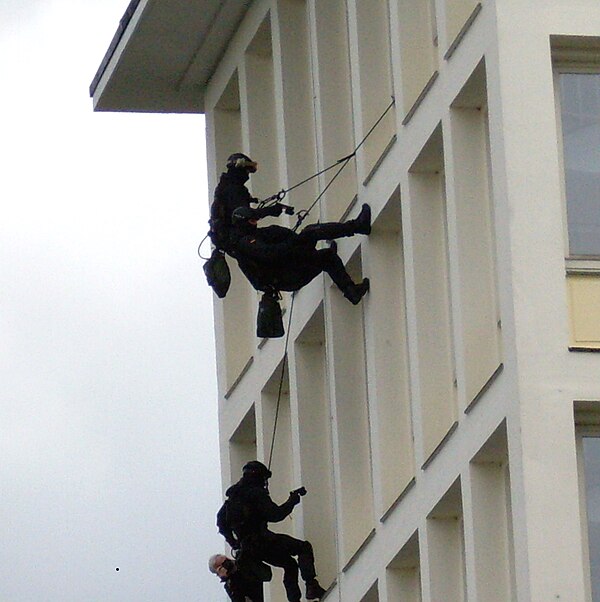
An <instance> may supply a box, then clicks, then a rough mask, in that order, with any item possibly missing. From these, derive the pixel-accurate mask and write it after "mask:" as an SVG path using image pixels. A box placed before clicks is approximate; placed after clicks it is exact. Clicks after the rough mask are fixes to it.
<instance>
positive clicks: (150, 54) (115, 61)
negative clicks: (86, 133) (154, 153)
mask: <svg viewBox="0 0 600 602" xmlns="http://www.w3.org/2000/svg"><path fill="white" fill-rule="evenodd" d="M250 4H252V0H196V1H192V2H190V0H131V1H130V3H129V6H128V7H127V11H126V12H125V15H124V16H123V18H122V19H121V22H120V24H119V28H118V29H117V32H116V34H115V36H114V38H113V40H112V42H111V44H110V46H109V48H108V50H107V52H106V55H105V57H104V59H103V61H102V63H101V64H100V67H99V69H98V72H97V73H96V76H95V77H94V80H93V81H92V84H91V86H90V96H92V98H93V101H94V110H96V111H132V112H152V113H203V112H204V94H205V90H206V86H207V84H208V81H209V80H210V78H211V76H212V74H213V73H214V70H215V69H216V67H217V65H218V64H219V61H220V60H221V58H222V56H223V54H224V53H225V50H226V49H227V46H228V45H229V42H230V40H231V38H232V36H233V35H234V33H235V32H236V30H237V28H238V26H239V24H240V22H241V20H242V19H243V17H244V15H245V14H246V11H247V10H248V8H249V6H250Z"/></svg>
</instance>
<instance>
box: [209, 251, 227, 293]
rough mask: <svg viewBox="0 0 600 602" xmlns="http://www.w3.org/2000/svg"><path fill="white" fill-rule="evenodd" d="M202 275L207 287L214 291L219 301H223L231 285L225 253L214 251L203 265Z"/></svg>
mask: <svg viewBox="0 0 600 602" xmlns="http://www.w3.org/2000/svg"><path fill="white" fill-rule="evenodd" d="M203 269H204V274H205V275H206V281H207V282H208V285H209V286H210V287H211V288H212V289H213V291H215V294H216V295H217V297H219V299H223V298H224V297H225V295H226V294H227V291H228V290H229V285H230V284H231V272H230V271H229V266H228V265H227V261H226V259H225V253H223V251H220V250H219V249H215V250H214V251H213V252H212V255H211V256H210V259H207V260H206V262H205V263H204V267H203Z"/></svg>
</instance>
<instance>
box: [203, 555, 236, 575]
mask: <svg viewBox="0 0 600 602" xmlns="http://www.w3.org/2000/svg"><path fill="white" fill-rule="evenodd" d="M234 568H235V562H234V561H233V560H231V558H227V556H225V554H213V555H212V556H211V557H210V558H209V559H208V570H209V571H210V572H211V573H213V574H215V575H217V576H218V577H220V578H221V579H227V577H228V576H229V575H230V573H232V572H233V569H234Z"/></svg>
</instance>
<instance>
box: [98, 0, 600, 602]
mask: <svg viewBox="0 0 600 602" xmlns="http://www.w3.org/2000/svg"><path fill="white" fill-rule="evenodd" d="M92 93H93V97H94V105H95V108H96V110H104V111H170V112H181V111H196V112H204V113H205V114H206V123H207V140H208V151H209V163H210V165H209V173H210V186H211V189H212V188H213V187H214V186H215V184H216V182H217V179H218V176H219V173H220V171H221V170H222V169H223V166H224V163H225V159H226V157H227V156H228V155H229V154H230V153H232V152H235V151H239V150H242V151H244V152H246V153H248V154H250V155H251V156H252V157H253V158H254V159H257V160H258V161H259V162H260V165H261V169H260V170H259V172H258V173H257V174H255V175H254V176H253V177H252V181H251V187H252V192H253V194H254V195H255V196H257V197H259V198H264V197H267V196H269V195H271V194H273V193H274V192H277V191H278V190H280V189H287V188H289V187H290V186H292V185H294V184H295V183H297V182H300V181H301V180H303V179H304V178H306V177H307V176H309V175H311V174H313V173H316V172H317V171H319V170H320V169H323V168H325V167H327V166H329V165H331V164H333V163H335V162H336V160H338V159H340V158H342V157H345V156H347V155H348V154H349V153H351V152H352V151H353V149H354V148H355V147H356V146H357V145H358V144H359V142H360V141H361V140H363V138H364V136H365V135H366V134H367V132H369V130H370V128H371V127H372V126H373V124H374V123H376V122H377V120H378V119H379V118H380V117H381V116H382V115H383V113H384V111H385V109H386V107H388V105H389V104H390V101H391V98H392V96H393V97H394V98H395V104H394V106H393V110H391V111H389V112H388V113H387V114H385V117H384V118H383V120H382V121H381V122H380V123H379V125H378V126H377V128H376V129H375V130H374V131H373V133H372V134H371V135H370V136H369V137H368V138H367V140H366V141H365V143H364V144H363V145H362V146H361V147H360V149H359V150H358V152H357V156H356V160H355V161H352V162H351V163H350V164H349V165H348V167H347V168H346V169H345V170H344V172H343V173H342V174H341V175H340V177H339V178H338V179H337V180H336V182H335V183H334V184H333V185H332V186H331V187H330V188H329V189H328V190H327V192H326V193H325V194H324V196H323V198H322V199H321V201H320V202H319V204H318V206H317V207H316V208H315V210H314V214H313V215H311V217H312V218H314V219H316V218H317V217H320V218H321V219H324V220H332V219H343V218H346V217H348V216H349V217H353V216H354V215H355V214H356V213H357V212H358V206H359V205H360V203H363V202H368V203H370V204H371V206H372V208H373V212H374V228H373V233H372V234H371V235H370V237H368V239H367V238H365V237H354V238H351V239H344V240H343V241H340V245H339V250H340V254H341V256H342V258H343V259H344V261H345V263H346V265H347V266H348V268H349V269H350V270H351V272H352V273H353V274H354V275H356V276H357V277H358V276H360V275H365V276H368V277H369V278H370V280H371V291H370V293H369V294H368V296H367V297H366V298H365V300H364V301H363V302H362V303H361V305H359V306H356V307H354V306H352V305H350V304H349V303H348V302H347V301H345V300H344V299H343V297H342V296H341V295H340V294H339V292H338V291H337V290H335V289H334V288H332V283H331V281H330V280H329V279H328V277H320V278H318V279H317V280H315V281H313V282H312V283H311V284H310V285H309V286H308V287H306V288H305V289H303V290H302V291H301V292H300V293H298V294H297V295H296V296H295V299H294V305H293V312H290V309H291V304H290V299H289V296H288V297H287V298H286V303H287V309H288V313H287V314H286V316H287V317H289V315H290V313H291V314H292V320H291V327H290V330H289V335H290V337H289V343H288V356H287V359H288V361H287V362H286V363H285V365H284V351H285V339H270V340H258V339H257V338H256V336H255V333H254V329H255V320H256V305H257V295H256V293H255V292H254V291H253V290H252V289H251V288H250V287H249V285H248V284H247V283H246V282H245V281H244V280H243V279H242V277H241V276H239V274H238V273H237V272H236V271H235V270H234V272H235V273H234V282H233V285H232V289H231V290H230V292H229V294H228V296H227V298H226V299H225V300H224V301H219V300H215V327H216V333H217V347H218V349H217V357H218V379H219V404H220V430H221V455H222V462H223V479H224V483H225V484H229V483H231V482H232V481H234V480H237V478H238V476H239V472H240V467H241V466H242V465H243V463H244V462H245V461H247V460H249V459H252V458H255V457H258V459H263V460H265V461H266V460H268V458H269V456H270V453H271V442H272V440H273V433H274V423H275V415H276V411H277V409H278V410H279V412H278V419H277V429H276V430H275V435H276V436H275V438H274V446H273V450H272V451H273V454H272V469H273V472H274V474H275V478H274V479H273V480H272V481H273V482H272V487H273V488H272V492H271V493H272V495H273V497H274V498H275V499H280V500H282V499H283V498H285V496H286V494H287V492H288V491H289V490H290V489H293V488H295V487H297V486H299V485H300V484H304V485H305V486H306V487H307V489H308V491H309V494H308V495H307V496H306V497H305V498H303V501H302V504H301V506H300V507H299V508H297V510H296V512H295V513H294V519H293V521H288V522H287V523H285V525H284V527H283V528H285V529H287V530H288V531H289V532H291V533H295V534H296V535H298V536H301V537H305V538H307V539H309V540H311V541H312V542H313V544H314V547H315V549H316V555H317V563H318V569H319V576H320V578H321V580H322V582H323V583H324V585H326V586H330V585H331V590H330V592H329V594H328V595H327V598H326V599H327V600H332V601H333V600H335V601H342V602H359V601H360V602H376V601H378V602H392V601H402V602H404V601H410V602H415V601H421V600H422V601H425V602H454V601H463V600H469V601H478V602H506V601H508V600H518V601H523V602H524V601H535V602H541V601H550V600H562V601H565V602H574V601H589V600H594V601H598V600H600V476H599V474H600V473H599V472H598V468H599V465H600V438H598V436H599V435H600V355H599V354H598V353H594V352H595V351H598V350H600V200H599V199H600V196H599V192H600V153H599V150H598V149H600V4H599V3H598V2H597V1H596V0H527V1H525V0H482V1H481V2H477V1H475V0H254V1H242V0H237V1H230V0H220V1H219V0H203V1H202V2H196V3H191V2H190V3H188V2H176V1H175V0H141V1H139V2H132V4H131V6H130V10H129V12H128V14H127V15H126V17H125V18H124V20H123V21H122V23H121V27H120V30H119V32H118V33H117V36H116V37H115V40H114V42H113V44H112V45H111V48H110V49H109V52H108V54H107V57H106V59H105V61H104V63H103V65H102V67H101V69H100V71H99V73H98V76H97V77H96V79H95V80H94V84H93V86H92ZM331 174H332V172H328V173H327V174H324V175H323V176H321V177H320V178H318V179H314V180H311V181H310V182H308V183H307V184H305V185H304V186H302V187H300V188H298V189H296V190H294V191H293V192H292V193H291V194H290V195H289V196H288V201H289V203H290V204H291V205H294V206H295V207H296V209H302V208H306V207H308V206H309V205H310V204H311V203H312V201H313V200H314V199H315V198H316V197H317V195H318V194H319V193H320V192H321V191H322V190H323V189H324V188H325V186H326V185H327V183H328V182H329V179H330V175H331ZM290 223H292V224H293V221H291V222H290ZM231 264H232V262H231V261H230V265H231ZM282 370H283V374H282ZM280 384H281V394H280V390H279V387H280ZM278 399H279V402H280V403H279V404H278V403H277V401H278ZM270 588H271V589H270V598H269V599H270V600H272V601H273V602H279V601H280V600H284V597H283V591H282V588H281V585H280V584H279V579H277V578H275V579H274V581H273V585H272V586H270Z"/></svg>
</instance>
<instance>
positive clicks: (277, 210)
mask: <svg viewBox="0 0 600 602" xmlns="http://www.w3.org/2000/svg"><path fill="white" fill-rule="evenodd" d="M267 209H269V214H268V215H272V216H273V217H279V216H280V215H281V214H282V213H283V207H282V206H281V205H280V204H279V203H275V205H271V207H267Z"/></svg>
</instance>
